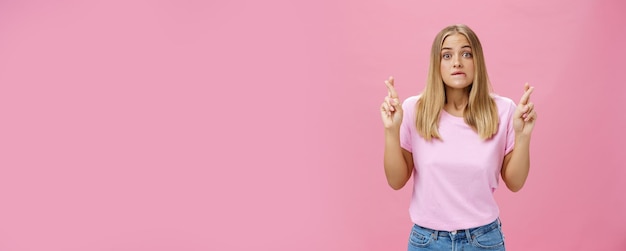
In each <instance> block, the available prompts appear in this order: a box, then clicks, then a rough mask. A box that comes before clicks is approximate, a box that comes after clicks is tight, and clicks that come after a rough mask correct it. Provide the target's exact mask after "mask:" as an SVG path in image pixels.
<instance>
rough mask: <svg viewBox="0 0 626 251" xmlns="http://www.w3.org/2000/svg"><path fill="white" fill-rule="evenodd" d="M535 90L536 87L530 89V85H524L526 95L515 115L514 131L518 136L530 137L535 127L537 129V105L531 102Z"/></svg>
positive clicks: (518, 105) (523, 96)
mask: <svg viewBox="0 0 626 251" xmlns="http://www.w3.org/2000/svg"><path fill="white" fill-rule="evenodd" d="M533 90H535V87H530V85H528V83H526V84H525V85H524V91H525V92H524V95H522V98H521V99H520V101H519V104H517V109H516V110H515V113H514V115H513V129H514V130H515V134H516V135H520V136H521V135H527V136H530V134H531V133H532V131H533V127H535V121H536V120H537V112H536V111H535V104H534V103H533V102H530V94H531V93H533Z"/></svg>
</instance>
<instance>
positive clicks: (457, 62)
mask: <svg viewBox="0 0 626 251" xmlns="http://www.w3.org/2000/svg"><path fill="white" fill-rule="evenodd" d="M453 60H454V61H452V63H453V65H452V66H453V67H454V68H459V67H462V66H463V65H461V60H460V59H459V57H454V59H453Z"/></svg>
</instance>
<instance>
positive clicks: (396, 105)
mask: <svg viewBox="0 0 626 251" xmlns="http://www.w3.org/2000/svg"><path fill="white" fill-rule="evenodd" d="M385 85H386V86H387V96H386V97H385V101H384V102H383V103H382V104H381V105H380V115H381V117H382V119H383V125H385V129H386V130H390V129H392V130H394V131H399V130H400V124H402V104H401V103H400V99H399V98H398V93H397V92H396V89H395V88H394V86H393V77H389V79H388V80H385Z"/></svg>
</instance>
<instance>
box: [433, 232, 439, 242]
mask: <svg viewBox="0 0 626 251" xmlns="http://www.w3.org/2000/svg"><path fill="white" fill-rule="evenodd" d="M433 235H435V240H437V238H439V231H438V230H435V232H433Z"/></svg>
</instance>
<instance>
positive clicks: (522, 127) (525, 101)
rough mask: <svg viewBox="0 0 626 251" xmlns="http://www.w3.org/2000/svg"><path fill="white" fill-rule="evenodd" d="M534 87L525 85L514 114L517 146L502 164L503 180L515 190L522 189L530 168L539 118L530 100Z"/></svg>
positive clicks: (510, 188)
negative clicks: (532, 139) (534, 131)
mask: <svg viewBox="0 0 626 251" xmlns="http://www.w3.org/2000/svg"><path fill="white" fill-rule="evenodd" d="M534 89H535V88H534V87H530V86H529V85H528V83H526V84H525V85H524V91H525V92H524V95H522V98H521V99H520V102H519V104H518V105H517V109H516V110H515V113H514V115H513V129H514V130H515V148H514V149H513V151H511V152H510V153H508V154H507V155H506V156H505V157H504V162H503V165H502V171H501V175H502V180H504V183H505V184H506V186H507V187H508V188H509V190H511V191H513V192H517V191H519V190H520V189H522V187H523V186H524V183H526V178H527V177H528V171H529V169H530V135H531V134H532V131H533V128H534V127H535V121H536V120H537V112H536V111H535V109H534V108H535V105H534V104H533V103H532V102H530V94H531V93H532V92H533V90H534Z"/></svg>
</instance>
